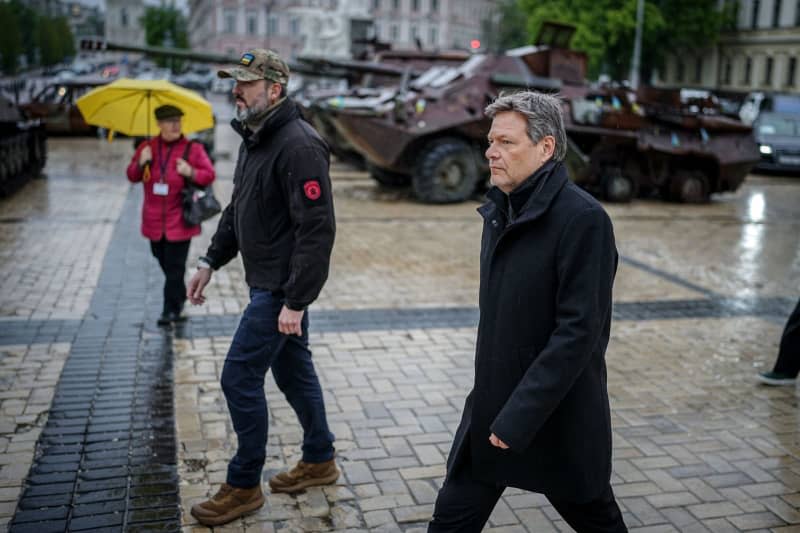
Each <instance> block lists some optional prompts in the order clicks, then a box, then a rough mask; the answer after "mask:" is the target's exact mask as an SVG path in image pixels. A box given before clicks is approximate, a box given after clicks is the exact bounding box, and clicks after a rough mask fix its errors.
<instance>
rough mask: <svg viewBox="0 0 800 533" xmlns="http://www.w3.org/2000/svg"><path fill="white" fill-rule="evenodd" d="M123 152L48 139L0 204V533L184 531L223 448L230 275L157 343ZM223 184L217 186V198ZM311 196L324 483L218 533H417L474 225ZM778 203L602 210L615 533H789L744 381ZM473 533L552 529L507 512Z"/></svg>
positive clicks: (470, 336) (758, 189)
mask: <svg viewBox="0 0 800 533" xmlns="http://www.w3.org/2000/svg"><path fill="white" fill-rule="evenodd" d="M223 127H224V126H223ZM218 135H219V136H221V137H219V138H218V145H220V146H222V150H223V151H225V150H227V151H228V152H230V151H231V149H230V146H231V145H232V144H231V143H232V138H231V137H229V136H227V135H225V133H224V132H219V133H218ZM226 143H227V144H226ZM130 153H131V148H130V143H129V142H127V141H125V140H124V139H123V140H120V141H118V142H115V143H114V144H112V145H108V144H107V143H104V142H101V141H97V140H94V139H54V140H51V141H50V161H49V163H48V167H47V172H48V176H49V177H48V179H46V180H37V181H35V182H33V183H31V184H29V185H28V186H26V188H25V189H23V190H22V191H20V192H19V193H18V194H17V195H15V196H14V197H12V198H11V199H7V200H0V227H1V228H2V230H3V231H2V232H0V370H1V373H0V412H2V418H0V452H2V454H1V455H0V523H2V524H3V525H4V527H10V529H11V530H12V531H36V532H37V533H44V532H45V531H65V530H70V531H83V530H96V531H122V530H125V531H155V530H162V531H177V530H181V529H183V530H184V531H206V530H207V529H206V528H203V527H201V526H199V525H197V524H196V522H194V520H193V519H192V518H191V516H190V515H189V514H188V508H189V507H190V506H191V505H192V504H193V503H194V502H196V501H197V500H199V499H204V498H205V497H206V496H208V495H209V494H210V493H212V492H213V491H214V490H215V489H216V484H218V483H220V482H222V481H223V480H224V476H225V468H226V463H227V459H228V458H229V457H230V455H231V454H232V453H233V450H234V448H235V435H234V433H233V431H232V428H231V425H230V421H229V419H228V415H227V409H226V407H225V401H224V398H223V396H222V393H221V391H220V388H219V374H220V372H221V369H222V362H223V359H224V356H225V353H226V351H227V348H228V344H229V342H230V336H231V335H232V333H233V331H234V328H235V326H236V323H237V320H238V314H239V313H240V312H241V311H242V309H243V308H244V305H246V302H247V291H246V289H245V285H244V281H243V272H242V268H241V262H240V261H239V260H238V259H237V260H235V261H234V262H232V263H231V264H230V265H229V266H228V267H226V268H225V269H224V270H222V271H220V272H218V273H216V274H215V276H214V279H213V280H212V285H211V287H210V290H209V293H208V296H209V302H208V303H207V304H206V305H205V306H203V307H198V308H192V309H190V310H189V313H190V321H189V322H188V323H187V324H186V326H185V327H181V328H177V329H174V330H167V331H165V330H159V329H158V328H156V327H155V318H156V316H157V314H158V310H159V309H160V301H159V300H160V293H161V279H160V272H159V271H158V267H157V265H156V263H155V260H154V259H152V258H151V257H150V256H149V250H148V248H147V244H146V241H145V240H144V239H143V238H141V237H140V235H139V233H138V225H139V221H138V209H139V202H140V201H141V199H140V196H141V192H140V191H139V189H137V188H131V187H129V186H128V184H127V182H126V181H125V179H124V167H125V165H126V163H127V159H128V157H129V156H130ZM231 166H232V161H230V160H229V159H227V160H226V159H224V158H223V159H221V160H220V161H218V164H217V168H218V172H219V174H220V176H221V179H220V181H219V182H218V184H217V192H218V195H219V196H221V197H223V198H227V197H228V196H229V194H230V186H231V184H230V180H229V178H228V176H230V174H231V172H230V171H231ZM333 174H334V193H335V202H336V207H337V221H338V225H339V231H338V237H337V243H336V247H335V250H334V259H333V265H332V272H331V278H330V281H329V283H328V284H327V286H326V288H325V290H324V291H323V294H322V296H321V297H320V300H319V301H318V302H317V304H315V305H314V306H313V310H312V313H311V332H312V334H311V343H312V348H313V351H314V357H315V361H316V364H317V369H318V372H319V374H320V376H321V380H322V385H323V388H324V391H325V395H326V401H327V406H328V411H329V419H330V422H331V424H332V430H333V431H334V433H335V434H336V436H337V453H338V460H339V463H340V466H341V468H342V470H343V472H344V476H343V477H342V478H341V479H340V480H339V482H338V484H337V485H336V486H333V487H326V488H324V489H311V490H308V491H306V492H305V493H302V494H300V495H297V496H294V497H292V496H287V495H277V494H276V495H272V494H270V495H268V496H267V505H265V507H264V508H263V509H261V510H260V511H258V512H257V513H255V514H253V515H250V516H248V517H246V518H244V519H242V520H239V521H236V522H234V523H232V524H229V525H228V526H225V527H220V528H215V530H216V531H327V530H374V531H401V530H402V531H422V530H423V529H424V527H425V523H426V521H427V520H428V519H429V517H430V513H431V510H432V505H433V501H434V498H435V495H436V490H437V489H438V487H439V485H440V483H441V478H442V475H443V473H444V460H445V456H446V453H447V451H448V449H449V445H450V442H451V439H452V432H453V430H454V429H455V425H456V424H457V422H458V419H459V416H460V412H461V408H462V407H463V400H464V396H465V394H466V392H467V391H468V389H469V387H470V384H471V380H472V371H473V365H472V356H473V351H474V340H475V325H476V323H477V308H476V297H477V268H478V264H477V256H478V242H479V233H480V220H479V217H478V215H477V214H476V213H475V211H474V209H475V207H477V205H478V203H477V202H470V203H466V204H462V205H454V206H438V207H434V206H425V205H419V204H415V203H413V202H411V201H410V199H409V198H408V194H407V193H406V192H404V191H381V190H379V189H377V188H376V187H375V186H374V185H373V183H372V182H371V181H369V179H368V178H367V176H366V175H365V174H364V173H360V172H356V171H353V170H352V169H350V168H348V167H346V166H344V165H339V164H336V165H335V166H334V171H333ZM799 205H800V180H791V179H784V178H777V177H772V178H763V177H752V178H751V179H748V182H747V184H746V186H745V187H744V188H743V189H742V190H741V191H739V192H738V193H737V194H735V195H725V196H721V197H719V198H717V199H715V201H714V202H713V203H712V204H710V205H706V206H679V205H672V204H662V203H658V202H650V201H638V202H635V203H634V204H632V205H627V206H622V205H609V206H607V208H608V210H609V212H610V213H611V216H612V219H613V220H614V224H615V229H616V233H617V239H618V247H619V250H620V253H621V256H622V260H621V263H620V268H619V272H618V275H617V283H616V287H615V298H616V304H615V308H614V318H615V321H614V323H613V326H612V340H611V343H610V346H609V352H608V356H607V360H608V367H609V392H610V396H611V405H612V413H613V427H614V438H615V448H614V452H615V455H614V474H613V478H612V482H613V485H614V489H615V491H616V494H617V496H618V497H619V501H620V505H621V507H622V509H623V511H624V513H625V518H626V522H627V523H628V525H629V527H630V528H631V530H632V531H750V530H755V531H800V437H799V436H798V435H799V434H800V414H798V396H797V391H796V389H794V388H767V387H762V386H758V385H756V384H755V382H754V379H753V376H754V375H755V373H756V372H758V371H759V370H763V369H764V368H766V367H768V366H769V365H771V363H772V362H773V360H774V357H775V354H776V351H777V343H778V339H779V336H780V332H781V329H782V325H783V322H784V320H785V318H786V316H787V315H788V313H789V311H790V310H791V307H792V305H793V303H794V302H795V300H796V298H797V297H798V296H800V208H798V206H799ZM213 226H214V223H210V224H207V225H206V227H205V228H204V234H203V235H202V236H201V237H200V238H198V239H195V241H194V242H193V245H192V252H191V253H190V257H196V256H197V255H199V254H200V253H201V252H202V251H203V250H204V249H205V246H206V245H207V242H208V239H209V238H210V235H211V233H212V231H213ZM267 393H268V398H269V402H270V424H271V426H270V429H271V433H270V443H269V446H268V459H267V466H266V468H265V473H264V478H265V479H266V478H267V477H269V476H270V475H272V474H273V473H275V472H276V471H278V470H280V469H283V468H285V466H286V465H290V464H293V463H294V462H295V461H296V460H297V459H298V458H299V443H300V440H301V434H300V433H299V426H298V424H297V422H296V420H295V418H294V414H293V411H292V410H291V408H290V407H289V406H288V404H287V403H286V401H285V400H284V398H283V397H282V395H281V394H280V392H279V391H278V390H277V387H276V386H275V384H274V383H273V382H272V380H271V379H268V380H267ZM487 530H490V531H509V532H510V531H537V532H539V531H562V530H563V531H569V529H568V528H567V526H566V525H565V524H564V523H563V522H562V521H560V519H559V518H558V515H557V514H556V513H555V511H554V510H553V509H552V508H551V507H550V506H549V505H547V502H546V500H545V499H544V498H543V497H541V496H538V495H534V494H530V493H525V492H522V491H516V490H508V491H507V492H506V493H505V495H504V497H503V499H502V500H501V502H500V504H499V505H498V507H497V509H496V510H495V512H494V513H493V515H492V517H491V519H490V523H489V524H488V525H487Z"/></svg>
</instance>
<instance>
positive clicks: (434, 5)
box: [431, 0, 439, 13]
mask: <svg viewBox="0 0 800 533" xmlns="http://www.w3.org/2000/svg"><path fill="white" fill-rule="evenodd" d="M437 11H439V0H431V12H432V13H436V12H437Z"/></svg>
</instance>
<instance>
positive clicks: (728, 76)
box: [722, 57, 733, 85]
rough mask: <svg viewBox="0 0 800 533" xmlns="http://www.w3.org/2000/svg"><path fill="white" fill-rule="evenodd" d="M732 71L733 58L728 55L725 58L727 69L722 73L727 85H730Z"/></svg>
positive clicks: (723, 81) (723, 80)
mask: <svg viewBox="0 0 800 533" xmlns="http://www.w3.org/2000/svg"><path fill="white" fill-rule="evenodd" d="M732 73H733V62H732V61H731V58H729V57H728V58H726V59H725V69H724V71H723V75H722V83H724V84H725V85H730V84H731V74H732Z"/></svg>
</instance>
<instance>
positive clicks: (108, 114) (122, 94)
mask: <svg viewBox="0 0 800 533" xmlns="http://www.w3.org/2000/svg"><path fill="white" fill-rule="evenodd" d="M76 103H77V105H78V109H79V110H80V112H81V114H82V115H83V118H84V120H85V121H86V123H87V124H92V125H95V126H100V127H103V128H106V129H108V130H110V131H117V132H120V133H123V134H125V135H130V136H153V135H157V134H158V125H157V123H156V120H155V116H154V111H155V109H156V108H157V107H159V106H162V105H164V104H170V105H174V106H175V107H178V108H180V110H181V111H183V113H184V114H183V122H182V124H183V127H182V130H183V133H192V132H195V131H200V130H205V129H208V128H211V127H213V126H214V114H213V112H212V110H211V104H210V103H208V101H207V100H206V99H205V98H203V97H202V96H200V95H199V94H197V93H196V92H194V91H190V90H189V89H184V88H183V87H179V86H178V85H175V84H174V83H170V82H168V81H166V80H133V79H129V78H120V79H118V80H116V81H114V82H112V83H109V84H108V85H104V86H102V87H98V88H97V89H94V90H92V91H89V92H88V93H86V94H85V95H83V96H82V97H80V98H79V99H78V100H77V102H76Z"/></svg>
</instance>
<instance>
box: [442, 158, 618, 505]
mask: <svg viewBox="0 0 800 533" xmlns="http://www.w3.org/2000/svg"><path fill="white" fill-rule="evenodd" d="M526 183H527V184H528V185H530V184H531V183H534V184H535V185H534V186H533V187H520V188H524V189H528V190H527V191H525V192H523V193H520V194H527V195H529V197H528V198H527V199H524V202H519V200H520V199H519V197H516V198H515V194H517V192H518V190H519V189H518V190H515V191H514V192H512V193H511V198H512V199H515V200H517V203H518V204H519V205H518V206H517V208H516V209H514V211H516V214H515V215H513V216H512V218H511V219H510V217H509V210H510V209H509V196H507V195H506V194H504V193H503V192H502V191H500V190H499V189H497V188H493V189H491V190H490V191H489V193H488V195H487V196H488V198H489V202H487V203H486V204H485V205H483V206H481V207H480V208H479V209H478V212H479V213H480V214H481V215H482V216H483V218H484V227H483V237H482V242H481V259H480V272H481V273H480V323H479V326H478V338H477V347H476V354H475V384H474V388H473V390H472V392H471V393H470V394H469V396H468V397H467V401H466V405H465V408H464V412H463V415H462V419H461V424H460V425H459V428H458V430H457V432H456V437H455V441H454V444H453V448H452V450H451V453H450V458H449V459H448V472H452V469H453V468H454V466H455V465H456V464H457V463H458V462H459V461H462V460H469V461H471V465H472V471H473V473H474V476H475V477H476V478H478V479H480V480H483V481H487V482H491V483H496V484H499V485H503V486H511V487H517V488H521V489H525V490H531V491H535V492H541V493H544V494H547V495H548V496H551V497H553V498H555V499H559V500H565V501H571V502H585V501H589V500H591V499H594V498H595V497H597V496H598V495H599V494H600V492H602V491H603V489H605V487H606V486H607V485H608V483H609V479H610V476H611V421H610V413H609V403H608V392H607V387H606V365H605V352H606V346H607V344H608V338H609V330H610V326H611V291H612V286H613V282H614V275H615V273H616V268H617V251H616V246H615V243H614V231H613V228H612V225H611V220H610V219H609V217H608V215H607V214H606V212H605V211H604V210H603V208H602V206H601V205H600V204H599V203H598V202H597V201H596V200H595V199H594V198H592V197H591V196H590V195H588V194H587V193H585V192H584V191H582V190H581V189H580V188H578V187H577V186H575V185H574V184H573V183H572V182H571V181H569V179H568V178H567V172H566V169H565V167H564V165H563V164H562V163H554V162H548V163H546V164H545V165H543V167H542V168H540V169H539V170H538V171H537V173H536V174H534V175H533V176H532V177H531V178H529V180H528V182H526ZM530 189H533V190H532V192H531V190H530ZM491 433H495V434H496V435H497V436H498V437H499V438H500V439H501V440H502V441H503V442H505V443H506V444H508V445H509V446H510V449H508V450H502V449H500V448H496V447H494V446H492V445H491V444H490V443H489V435H490V434H491Z"/></svg>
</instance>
